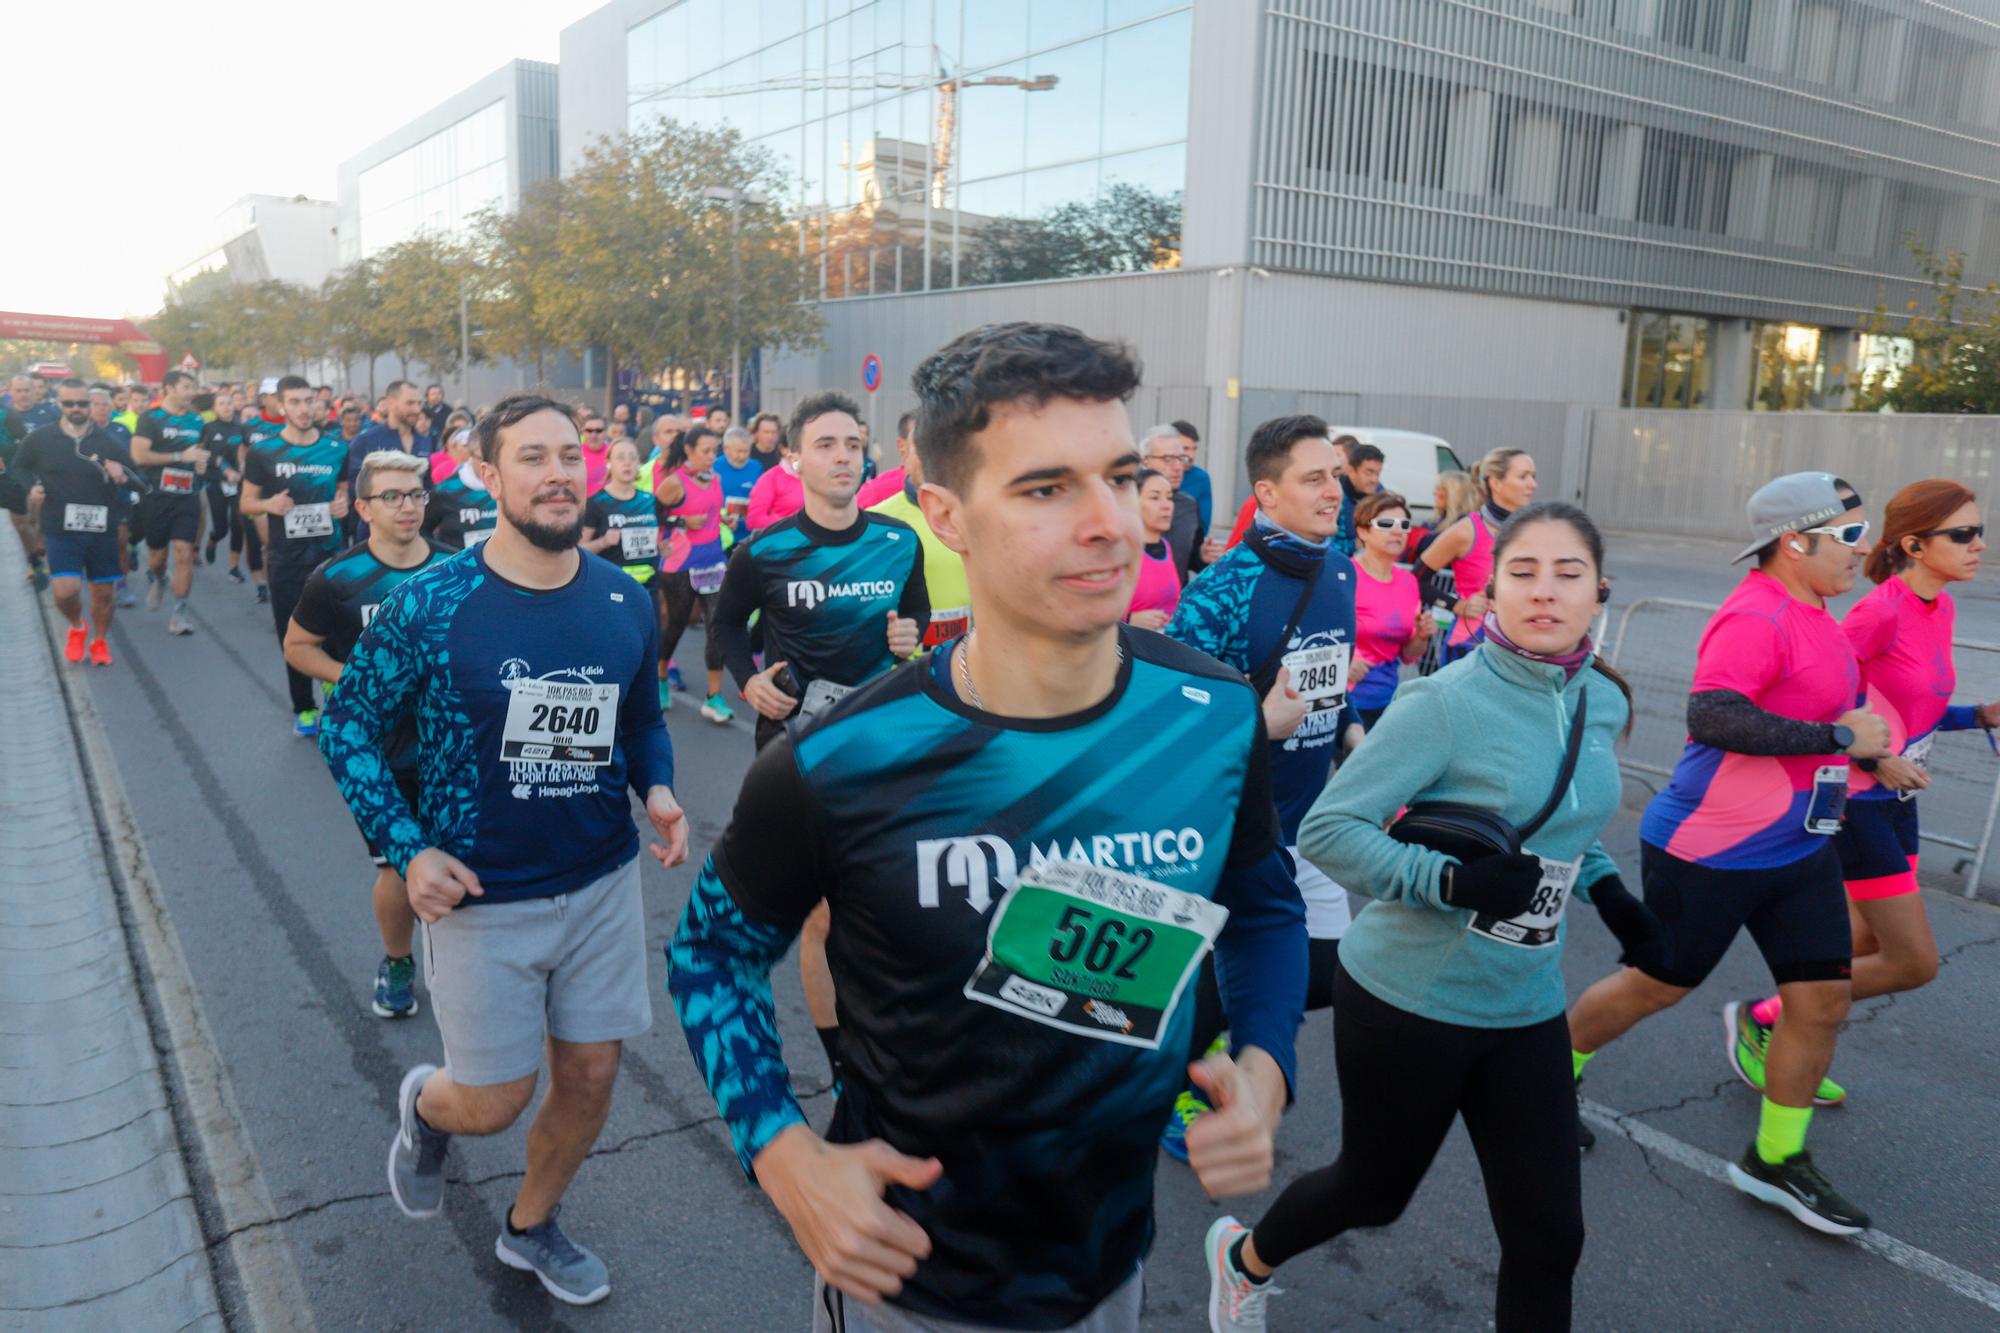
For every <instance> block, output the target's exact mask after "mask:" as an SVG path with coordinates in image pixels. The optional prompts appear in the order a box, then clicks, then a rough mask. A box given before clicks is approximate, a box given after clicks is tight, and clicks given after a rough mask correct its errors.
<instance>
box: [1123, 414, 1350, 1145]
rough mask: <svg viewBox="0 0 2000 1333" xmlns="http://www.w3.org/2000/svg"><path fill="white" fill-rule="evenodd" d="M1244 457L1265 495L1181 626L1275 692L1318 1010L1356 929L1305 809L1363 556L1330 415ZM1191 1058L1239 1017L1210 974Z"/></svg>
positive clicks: (1257, 492) (1275, 760) (1269, 693)
mask: <svg viewBox="0 0 2000 1333" xmlns="http://www.w3.org/2000/svg"><path fill="white" fill-rule="evenodd" d="M1243 465H1244V467H1245V469H1246V470H1247V471H1248V472H1249V475H1250V488H1251V493H1252V494H1253V495H1254V496H1255V497H1256V499H1257V503H1258V506H1259V509H1258V513H1257V519H1256V522H1255V523H1254V525H1253V526H1252V527H1251V529H1250V532H1249V535H1248V536H1246V537H1245V538H1244V541H1243V544H1242V545H1241V546H1238V547H1236V548H1235V549H1234V550H1232V551H1229V552H1227V553H1225V554H1224V555H1223V557H1222V559H1221V560H1219V561H1218V562H1217V563H1216V564H1215V565H1213V566H1212V567H1210V568H1209V569H1208V570H1206V571H1204V572H1203V573H1202V575H1201V577H1200V578H1198V579H1196V580H1195V581H1194V582H1193V583H1190V584H1189V585H1188V586H1187V588H1186V589H1185V590H1184V591H1183V592H1182V593H1181V601H1180V606H1179V608H1178V609H1177V610H1176V611H1175V612H1174V618H1173V620H1172V621H1171V622H1170V623H1169V624H1168V625H1167V631H1166V632H1167V634H1168V636H1169V637H1171V638H1174V639H1178V640H1179V641H1180V642H1182V643H1184V644H1186V645H1187V646H1188V647H1190V648H1193V649H1196V650H1197V651H1200V652H1204V653H1207V654H1208V655H1209V656H1210V657H1213V658H1214V659H1216V660H1217V661H1218V662H1222V663H1225V664H1227V665H1229V666H1232V667H1234V668H1235V669H1236V670H1238V671H1240V672H1242V673H1243V674H1244V676H1246V677H1247V678H1248V679H1249V681H1250V687H1251V688H1252V689H1253V690H1255V691H1256V693H1257V697H1258V698H1259V699H1261V700H1263V722H1264V732H1265V735H1266V737H1267V739H1268V740H1269V742H1270V745H1269V749H1270V768H1271V790H1272V792H1273V794H1274V795H1275V796H1276V797H1277V803H1278V831H1279V842H1280V843H1281V844H1282V845H1283V846H1284V847H1285V849H1286V853H1287V855H1288V856H1290V857H1291V859H1292V861H1293V862H1294V864H1295V870H1294V873H1293V875H1292V878H1293V879H1294V881H1295V882H1296V883H1297V884H1298V887H1299V893H1300V895H1301V896H1302V897H1303V898H1304V899H1305V905H1306V933H1307V935H1308V936H1309V937H1310V938H1311V941H1312V943H1311V955H1312V973H1311V980H1310V985H1309V986H1308V989H1307V992H1306V1007H1307V1008H1308V1009H1324V1008H1325V1007H1326V1006H1327V1005H1328V1004H1330V1003H1332V994H1333V990H1332V988H1333V965H1334V960H1335V959H1336V958H1338V957H1339V951H1340V937H1341V936H1342V935H1344V934H1345V933H1346V932H1347V924H1348V907H1347V891H1346V890H1345V889H1343V888H1342V887H1341V886H1340V885H1338V884H1336V883H1335V882H1333V881H1332V880H1330V879H1328V878H1327V877H1326V876H1325V875H1324V874H1322V873H1320V871H1319V869H1318V868H1317V867H1315V866H1314V865H1312V864H1311V863H1309V862H1307V861H1303V860H1300V859H1299V855H1298V848H1297V844H1298V840H1299V820H1301V819H1302V818H1304V816H1305V813H1306V811H1307V810H1309V809H1310V808H1311V807H1312V803H1313V799H1314V798H1315V797H1317V796H1318V795H1319V794H1320V791H1321V789H1323V788H1324V787H1325V786H1326V779H1327V774H1328V772H1330V771H1331V770H1332V768H1333V760H1334V755H1335V753H1336V752H1337V749H1338V746H1339V742H1340V736H1341V731H1342V728H1343V723H1344V722H1345V721H1347V720H1351V719H1352V717H1353V712H1352V710H1351V709H1350V708H1349V706H1348V702H1347V676H1348V670H1349V667H1350V664H1351V660H1352V655H1353V652H1354V566H1353V563H1352V562H1351V561H1349V560H1348V558H1347V557H1346V556H1344V555H1342V554H1340V553H1339V552H1338V551H1335V550H1333V549H1332V547H1331V542H1332V538H1333V534H1334V532H1335V530H1336V529H1337V528H1338V526H1339V524H1340V467H1339V464H1338V463H1337V462H1336V455H1335V453H1334V449H1333V444H1332V441H1330V440H1329V439H1328V438H1327V428H1326V422H1324V421H1322V420H1320V419H1319V418H1318V417H1315V416H1286V417H1273V418H1272V419H1271V420H1269V421H1266V422H1264V423H1263V424H1262V425H1260V426H1258V427H1257V429H1256V430H1255V431H1253V432H1251V435H1250V444H1249V447H1248V448H1246V449H1245V450H1244V454H1243ZM1198 998H1199V999H1200V1001H1201V1004H1200V1007H1199V1009H1198V1010H1197V1012H1196V1017H1195V1029H1194V1037H1193V1040H1194V1043H1195V1044H1194V1046H1193V1047H1191V1048H1190V1051H1189V1058H1190V1059H1199V1058H1200V1057H1201V1054H1202V1052H1204V1051H1205V1050H1207V1049H1208V1048H1209V1046H1210V1045H1211V1044H1212V1043H1213V1042H1214V1041H1215V1040H1216V1039H1217V1038H1218V1037H1219V1036H1220V1035H1221V1034H1222V1031H1223V1029H1224V1028H1225V1026H1227V1025H1228V1019H1227V1018H1226V1017H1225V1015H1224V1012H1223V1008H1222V997H1221V994H1220V991H1219V990H1218V989H1217V986H1216V983H1215V980H1214V978H1213V977H1212V976H1204V978H1203V980H1202V984H1201V990H1200V995H1199V997H1198ZM1209 1109H1210V1103H1209V1102H1208V1101H1207V1100H1206V1099H1204V1098H1203V1097H1202V1096H1201V1095H1200V1089H1198V1088H1194V1087H1190V1088H1188V1089H1186V1090H1185V1091H1183V1093H1182V1094H1181V1097H1180V1099H1179V1100H1178V1101H1177V1102H1176V1103H1175V1105H1174V1114H1173V1117H1172V1119H1171V1120H1169V1121H1168V1123H1167V1127H1166V1132H1165V1134H1164V1136H1163V1137H1162V1139H1161V1146H1162V1147H1163V1148H1165V1149H1166V1151H1167V1154H1168V1155H1169V1156H1171V1157H1174V1158H1176V1159H1178V1160H1180V1161H1183V1162H1184V1161H1186V1160H1187V1151H1188V1149H1187V1144H1188V1132H1189V1127H1190V1126H1192V1125H1193V1124H1194V1122H1195V1120H1196V1119H1197V1117H1200V1116H1203V1115H1206V1114H1207V1113H1208V1112H1209Z"/></svg>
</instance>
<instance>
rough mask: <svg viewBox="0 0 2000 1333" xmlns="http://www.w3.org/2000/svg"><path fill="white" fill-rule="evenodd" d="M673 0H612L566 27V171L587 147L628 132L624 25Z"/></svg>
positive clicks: (562, 46)
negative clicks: (608, 136)
mask: <svg viewBox="0 0 2000 1333" xmlns="http://www.w3.org/2000/svg"><path fill="white" fill-rule="evenodd" d="M672 3H673V0H612V3H610V4H608V5H605V6H604V7H603V8H601V9H593V10H591V11H590V13H588V14H585V15H584V16H583V17H582V18H580V19H578V20H577V21H576V22H574V23H572V24H570V25H569V26H568V27H567V28H564V29H563V30H562V35H561V37H560V39H559V45H558V47H557V50H558V52H559V54H558V56H557V59H558V60H559V62H560V63H561V67H562V69H563V71H564V74H563V80H562V91H561V126H560V130H561V141H562V142H561V153H560V163H561V170H562V171H563V172H564V173H565V174H567V173H568V172H569V171H571V170H573V169H574V168H575V167H576V166H577V164H578V163H580V162H581V161H583V150H584V149H585V148H587V147H588V146H590V145H591V144H592V143H595V142H596V141H597V140H598V139H599V138H600V137H602V136H605V135H613V136H615V135H618V134H622V133H624V131H625V103H626V89H625V30H626V29H627V28H630V27H631V26H632V25H633V24H635V23H639V22H641V21H643V20H645V19H648V18H651V17H652V16H653V15H655V14H657V13H659V12H660V11H661V10H664V9H669V8H671V7H672Z"/></svg>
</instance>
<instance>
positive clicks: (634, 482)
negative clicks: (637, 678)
mask: <svg viewBox="0 0 2000 1333" xmlns="http://www.w3.org/2000/svg"><path fill="white" fill-rule="evenodd" d="M604 452H605V456H606V463H605V467H606V471H605V474H604V478H605V482H604V488H603V489H602V490H600V491H598V492H597V493H596V494H595V495H592V496H591V497H590V498H589V499H588V500H587V501H585V503H584V507H583V540H582V541H581V542H579V543H578V545H579V546H580V547H581V548H582V549H583V550H586V551H591V552H594V553H596V554H598V555H601V556H603V557H604V558H605V559H606V560H609V561H610V562H611V563H612V564H614V565H617V566H618V567H619V568H620V569H623V570H624V571H625V573H626V574H627V575H629V576H630V577H631V579H632V581H633V582H634V583H637V584H638V585H639V586H640V587H642V588H644V589H645V590H646V598H647V601H648V602H649V603H650V604H651V605H652V607H653V615H654V618H655V619H657V620H659V621H660V623H661V624H663V625H664V624H665V623H666V616H667V603H666V590H665V588H664V586H663V584H662V582H661V580H660V557H661V556H662V555H663V554H665V552H666V546H667V539H666V538H665V537H664V536H663V535H662V534H661V531H660V529H661V527H662V525H663V523H664V514H663V511H662V507H661V505H660V504H659V502H658V501H657V500H656V499H655V498H654V496H653V493H652V492H651V491H646V490H641V489H639V485H638V478H639V447H638V446H637V445H636V444H634V443H633V442H632V441H630V440H620V441H618V443H616V444H613V445H611V446H610V447H609V448H607V449H606V450H605V451H604ZM583 453H584V461H585V462H586V463H588V462H589V459H590V444H589V442H588V441H585V443H584V446H583ZM672 702H673V700H672V698H671V697H670V695H669V693H668V690H667V681H666V664H665V663H664V662H662V663H661V666H660V707H662V708H666V707H668V706H670V705H671V704H672Z"/></svg>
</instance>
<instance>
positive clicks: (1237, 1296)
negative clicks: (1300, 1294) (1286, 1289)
mask: <svg viewBox="0 0 2000 1333" xmlns="http://www.w3.org/2000/svg"><path fill="white" fill-rule="evenodd" d="M1249 1234H1250V1228H1249V1227H1246V1226H1244V1225H1243V1224H1242V1223H1241V1222H1238V1221H1237V1220H1236V1219H1235V1218H1233V1217H1219V1218H1217V1219H1216V1220H1215V1225H1214V1226H1211V1227H1210V1228H1209V1229H1208V1239H1207V1240H1206V1241H1205V1242H1204V1244H1203V1248H1204V1249H1205V1250H1206V1251H1207V1253H1208V1329H1209V1333H1264V1328H1265V1324H1264V1302H1265V1301H1267V1300H1269V1299H1270V1298H1271V1297H1273V1296H1275V1295H1277V1294H1278V1293H1279V1290H1280V1288H1279V1287H1278V1286H1277V1284H1276V1283H1275V1282H1274V1281H1273V1280H1271V1279H1268V1278H1267V1279H1266V1280H1264V1281H1262V1282H1252V1281H1251V1280H1250V1279H1249V1278H1248V1277H1246V1276H1245V1275H1244V1274H1243V1273H1242V1272H1240V1271H1239V1270H1238V1269H1237V1267H1236V1265H1235V1264H1233V1263H1231V1262H1230V1261H1229V1252H1230V1251H1231V1250H1232V1249H1234V1248H1235V1246H1236V1242H1237V1240H1238V1239H1239V1238H1241V1237H1243V1236H1247V1235H1249Z"/></svg>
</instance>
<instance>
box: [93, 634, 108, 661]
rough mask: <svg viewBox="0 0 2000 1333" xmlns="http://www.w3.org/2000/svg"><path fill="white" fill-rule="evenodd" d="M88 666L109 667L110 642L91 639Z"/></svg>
mask: <svg viewBox="0 0 2000 1333" xmlns="http://www.w3.org/2000/svg"><path fill="white" fill-rule="evenodd" d="M90 664H91V665H92V666H110V665H111V640H109V639H93V640H91V643H90Z"/></svg>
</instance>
